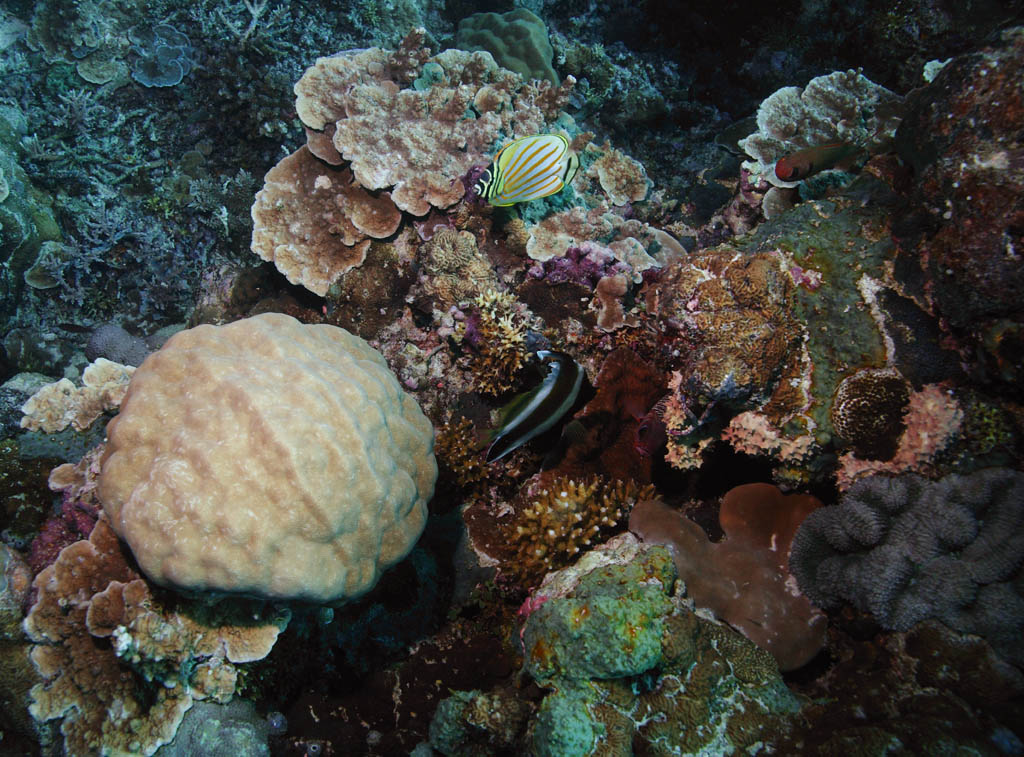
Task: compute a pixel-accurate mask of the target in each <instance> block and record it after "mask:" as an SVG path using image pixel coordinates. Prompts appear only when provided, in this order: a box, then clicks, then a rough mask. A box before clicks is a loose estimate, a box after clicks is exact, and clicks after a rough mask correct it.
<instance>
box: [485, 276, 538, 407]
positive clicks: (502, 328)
mask: <svg viewBox="0 0 1024 757" xmlns="http://www.w3.org/2000/svg"><path fill="white" fill-rule="evenodd" d="M473 304H475V305H476V306H477V308H478V309H479V311H480V344H479V354H478V356H477V359H476V361H475V363H474V365H473V379H474V384H475V386H476V389H477V391H479V392H483V393H485V394H501V393H502V392H507V391H508V390H509V389H511V388H512V387H513V386H514V385H515V380H516V377H517V375H518V373H519V370H520V369H521V368H522V367H523V365H524V363H525V362H526V356H527V351H526V319H525V318H524V317H523V315H522V313H521V312H519V311H518V310H516V308H515V298H514V297H513V296H512V295H510V294H508V293H507V292H498V291H495V290H493V289H489V290H487V291H486V292H484V293H483V294H481V295H478V296H477V297H476V298H475V299H474V300H473Z"/></svg>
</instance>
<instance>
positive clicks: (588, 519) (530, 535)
mask: <svg viewBox="0 0 1024 757" xmlns="http://www.w3.org/2000/svg"><path fill="white" fill-rule="evenodd" d="M652 496H654V487H653V486H649V485H648V486H643V487H641V486H637V484H636V483H635V482H633V481H607V480H605V479H604V478H602V477H600V476H595V477H592V478H587V479H584V480H580V481H574V480H572V479H569V478H565V477H558V478H556V479H554V480H553V481H552V482H551V483H550V484H548V485H547V486H544V487H543V488H541V489H540V490H539V491H537V492H536V493H534V494H532V495H531V496H529V498H528V501H529V504H528V505H527V506H526V507H525V508H524V509H522V510H521V511H520V512H518V513H517V514H516V517H515V520H514V521H513V523H512V524H511V525H510V526H509V529H510V535H509V538H510V540H511V541H512V542H513V543H514V544H515V550H516V556H515V559H514V560H513V561H512V563H511V567H512V569H513V571H514V572H515V573H516V574H517V575H518V576H519V577H520V578H522V579H523V580H525V581H531V580H533V579H537V578H540V577H541V576H543V575H544V574H545V573H547V572H549V571H552V570H556V569H557V568H561V567H564V566H565V565H568V564H569V563H571V562H572V561H573V560H575V559H576V558H577V557H578V556H579V554H580V553H582V552H585V551H587V550H588V549H589V548H590V547H592V546H594V545H595V544H596V543H598V542H599V541H600V540H601V539H602V538H605V537H607V536H608V535H610V533H611V532H612V531H613V530H614V529H615V528H616V527H617V526H619V525H620V524H623V523H624V521H625V519H626V517H627V516H628V515H629V511H630V510H631V509H632V507H633V505H634V504H636V502H638V501H640V500H642V499H646V498H650V497H652Z"/></svg>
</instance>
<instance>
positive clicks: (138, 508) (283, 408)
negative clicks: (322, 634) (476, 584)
mask: <svg viewBox="0 0 1024 757" xmlns="http://www.w3.org/2000/svg"><path fill="white" fill-rule="evenodd" d="M169 418H173V419H174V421H173V422H169V421H168V419H169ZM107 435H108V437H109V443H108V444H107V448H106V450H105V452H104V455H103V463H102V472H101V474H100V478H99V489H98V491H99V497H100V500H101V501H102V503H103V508H104V510H105V511H106V512H107V514H108V515H109V516H110V518H111V522H112V525H113V527H114V529H115V530H116V531H117V532H118V533H119V534H120V535H121V536H122V537H123V538H124V539H125V540H126V541H127V542H128V544H129V545H130V546H131V548H132V552H133V554H134V555H135V558H136V559H137V560H138V562H139V565H140V566H141V568H142V570H143V571H144V572H145V573H146V575H147V576H149V577H150V578H152V579H153V580H155V581H157V582H158V583H162V584H169V585H171V586H175V587H178V588H181V589H185V590H193V591H206V592H211V591H212V592H217V591H219V592H236V593H243V594H249V595H256V596H262V597H282V598H294V599H299V598H301V599H305V600H308V601H318V602H330V601H335V600H343V599H346V598H350V597H353V596H356V595H359V594H362V593H363V592H365V591H367V590H368V589H369V588H370V587H372V586H373V584H374V583H376V580H377V578H378V576H379V574H380V571H381V570H383V569H385V568H387V567H388V566H390V565H392V564H394V563H395V562H397V561H398V560H400V559H401V558H402V557H404V556H405V554H406V553H407V552H408V551H409V549H410V548H411V547H412V545H413V544H414V543H415V541H416V539H417V538H418V537H419V535H420V533H421V531H422V530H423V524H424V521H425V520H426V503H427V500H429V499H430V496H431V494H432V492H433V487H434V480H435V478H436V475H437V466H436V463H435V462H434V456H433V453H432V447H433V428H432V427H431V425H430V422H429V421H428V420H427V419H426V417H425V416H424V415H423V413H422V411H421V410H420V409H419V406H418V405H417V404H416V401H415V400H414V399H413V398H412V397H411V396H409V395H408V394H406V393H405V392H404V391H403V390H402V389H401V387H400V386H399V384H398V382H397V380H396V379H395V378H394V376H393V375H392V374H391V372H390V370H388V368H387V365H386V364H385V362H384V359H383V358H382V357H381V356H380V354H379V353H377V352H376V351H375V350H373V348H371V347H370V346H369V345H368V344H366V342H364V341H363V340H362V339H360V338H359V337H356V336H353V335H351V334H349V333H348V332H346V331H344V330H343V329H339V328H336V327H334V326H327V325H311V326H304V325H302V324H300V323H299V322H298V321H296V320H294V319H293V318H290V317H288V316H285V315H281V314H266V315H260V316H254V317H252V318H248V319H244V320H242V321H236V322H235V323H232V324H229V325H227V326H199V327H196V328H194V329H189V330H187V331H182V332H179V333H178V334H175V335H174V336H173V337H172V338H171V339H170V340H169V341H168V342H167V344H165V345H164V347H163V348H161V349H160V350H159V351H158V352H157V353H155V354H154V355H152V356H150V358H148V359H147V360H146V362H145V363H144V364H143V365H142V366H141V367H140V368H139V369H138V370H137V371H136V372H135V375H134V376H133V378H132V382H131V385H130V386H129V389H128V393H127V395H126V397H125V399H124V402H123V403H122V406H121V412H120V414H119V415H118V416H117V418H115V419H114V420H113V421H112V422H111V423H110V424H109V425H108V427H107ZM282 502H288V503H291V504H290V505H289V506H288V507H282V506H281V503H282ZM171 522H173V523H174V526H173V528H171V527H170V525H169V524H170V523H171Z"/></svg>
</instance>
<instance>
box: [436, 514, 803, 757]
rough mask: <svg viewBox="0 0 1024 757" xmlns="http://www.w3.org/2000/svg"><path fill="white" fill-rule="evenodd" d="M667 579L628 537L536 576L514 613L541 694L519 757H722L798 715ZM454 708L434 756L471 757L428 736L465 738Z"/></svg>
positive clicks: (441, 711)
mask: <svg viewBox="0 0 1024 757" xmlns="http://www.w3.org/2000/svg"><path fill="white" fill-rule="evenodd" d="M676 581H677V574H676V569H675V564H674V563H673V561H672V558H671V556H670V554H669V552H668V551H667V550H666V549H664V548H663V547H658V546H647V545H642V544H640V543H639V542H638V541H637V540H636V539H635V538H634V537H633V536H632V535H630V534H625V535H623V536H620V537H616V538H615V539H613V540H612V541H610V542H608V543H607V544H606V545H603V546H601V547H599V548H597V549H595V550H593V551H591V552H589V553H587V554H586V555H584V557H583V558H581V559H580V560H579V561H578V562H577V563H576V565H574V566H572V567H570V568H566V569H564V570H561V571H558V572H556V573H552V574H550V575H549V576H548V577H547V578H546V579H545V582H544V583H543V584H542V586H541V587H540V588H539V589H537V590H536V591H535V592H534V594H533V595H532V596H531V597H530V598H529V599H528V600H527V602H526V603H525V604H524V606H523V611H522V612H529V615H528V617H527V618H526V621H525V624H524V627H523V632H522V640H523V646H524V653H525V662H524V666H523V672H524V673H527V674H529V675H530V676H531V677H532V678H534V679H535V680H536V681H537V683H538V684H540V685H541V686H543V687H544V688H547V689H550V690H551V691H550V693H549V694H548V695H547V696H546V697H545V698H544V700H543V701H542V702H541V704H540V706H539V707H538V709H537V712H536V714H535V715H534V716H533V718H532V720H531V722H530V723H529V726H528V727H527V729H526V731H525V733H524V734H522V735H521V743H520V744H519V747H520V750H521V751H529V752H531V753H534V754H537V755H559V757H575V756H577V755H578V756H579V757H585V756H587V755H594V754H602V755H629V754H633V751H632V748H633V744H634V743H642V744H644V745H646V747H645V748H647V749H649V750H650V751H651V753H657V754H684V753H707V754H724V753H728V752H732V751H735V750H740V749H745V748H750V747H752V746H753V745H754V744H755V743H757V742H758V741H759V740H761V739H762V738H763V737H764V735H765V734H766V733H767V729H769V728H771V727H772V726H774V725H777V723H778V720H779V718H780V717H785V716H786V715H787V714H789V713H792V712H794V711H796V710H797V709H798V703H797V700H796V698H795V697H794V696H793V695H792V694H791V693H790V692H789V690H788V689H787V688H786V686H785V684H783V682H782V680H781V678H780V677H779V674H778V670H777V668H776V665H775V661H774V660H773V659H772V657H771V655H769V654H768V653H767V652H764V651H763V650H760V649H758V648H757V647H756V646H754V644H752V643H751V642H749V641H747V640H746V639H745V638H743V637H742V636H740V635H739V634H737V633H736V632H734V631H732V630H731V629H729V628H728V627H726V626H723V625H720V624H718V623H715V622H713V621H709V620H705V619H703V618H699V617H698V616H697V615H696V614H694V612H693V611H692V610H690V609H689V608H688V607H687V606H686V605H685V603H684V602H683V601H682V600H681V599H680V598H679V597H678V596H677V595H676V593H675V584H676ZM457 697H459V694H458V693H457V694H455V695H454V696H453V697H452V699H456V698H457ZM448 701H451V699H450V700H448ZM464 711H465V710H464V708H459V707H452V706H447V705H444V704H442V706H441V707H439V708H438V714H437V716H436V717H435V722H434V724H432V726H431V736H432V739H431V741H432V746H434V748H436V749H441V750H442V751H443V752H444V753H445V754H476V753H481V752H474V751H473V749H472V747H471V746H470V745H469V743H468V742H467V741H462V742H460V743H459V744H458V746H457V748H455V749H452V746H453V745H452V742H450V741H449V742H448V743H447V744H446V749H447V750H446V749H443V748H442V745H441V743H440V741H439V740H438V739H435V738H434V737H435V735H436V736H438V737H439V736H441V735H442V734H451V733H461V734H462V735H463V736H466V735H468V732H467V731H466V730H465V729H464V726H460V721H459V717H460V713H461V712H464ZM460 727H461V728H463V730H461V731H460V730H459V729H460Z"/></svg>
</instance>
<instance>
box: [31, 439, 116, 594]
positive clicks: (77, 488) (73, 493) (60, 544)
mask: <svg viewBox="0 0 1024 757" xmlns="http://www.w3.org/2000/svg"><path fill="white" fill-rule="evenodd" d="M102 453H103V447H102V446H100V447H97V448H96V449H94V450H92V451H91V452H89V453H88V454H87V455H86V456H85V457H83V458H82V460H81V461H80V462H78V463H76V464H74V465H72V464H70V463H65V464H64V465H59V466H57V467H56V468H54V469H53V471H52V472H51V473H50V481H49V485H50V489H52V490H53V491H58V492H61V504H60V511H59V512H58V513H57V514H56V515H54V516H52V517H50V518H49V519H48V520H47V521H46V523H44V524H43V527H42V529H40V531H39V534H38V535H37V536H36V538H35V539H34V540H33V541H32V545H31V547H30V548H29V557H28V562H29V565H30V566H31V568H32V573H33V574H36V573H39V571H41V570H42V569H43V568H45V567H46V566H47V565H51V564H52V563H53V561H54V560H56V559H57V555H58V554H60V551H61V550H62V549H64V547H66V546H68V545H69V544H71V543H73V542H76V541H78V540H79V539H87V538H89V534H91V533H92V529H93V527H94V526H95V525H96V519H97V518H98V517H99V502H98V501H97V500H96V495H95V489H96V476H97V474H98V473H99V458H100V455H101V454H102Z"/></svg>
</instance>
